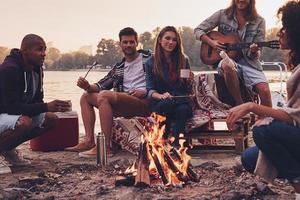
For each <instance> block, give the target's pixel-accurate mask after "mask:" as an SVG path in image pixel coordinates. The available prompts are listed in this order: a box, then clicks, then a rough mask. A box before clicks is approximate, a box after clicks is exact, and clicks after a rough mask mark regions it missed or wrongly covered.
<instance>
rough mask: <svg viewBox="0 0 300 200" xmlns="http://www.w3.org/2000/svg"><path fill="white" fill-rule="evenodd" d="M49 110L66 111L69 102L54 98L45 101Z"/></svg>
mask: <svg viewBox="0 0 300 200" xmlns="http://www.w3.org/2000/svg"><path fill="white" fill-rule="evenodd" d="M47 108H48V111H49V112H66V111H68V110H69V108H70V104H69V103H68V102H67V101H62V100H54V101H51V102H49V103H47Z"/></svg>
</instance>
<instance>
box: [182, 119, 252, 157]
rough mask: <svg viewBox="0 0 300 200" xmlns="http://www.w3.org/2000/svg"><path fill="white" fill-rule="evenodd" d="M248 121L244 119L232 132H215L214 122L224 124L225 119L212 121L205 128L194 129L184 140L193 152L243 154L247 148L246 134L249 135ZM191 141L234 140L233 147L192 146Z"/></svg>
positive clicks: (224, 130)
mask: <svg viewBox="0 0 300 200" xmlns="http://www.w3.org/2000/svg"><path fill="white" fill-rule="evenodd" d="M249 121H250V118H248V117H245V118H243V119H241V120H239V121H238V122H237V124H236V125H237V127H236V129H235V130H233V131H229V130H227V129H223V130H219V129H218V130H216V127H214V124H215V123H216V122H224V123H225V122H226V119H213V120H211V121H210V122H209V123H208V125H207V126H206V127H201V128H199V129H194V130H192V131H190V132H188V133H186V134H185V135H184V138H185V139H187V141H188V142H189V143H190V144H191V145H193V149H194V150H199V149H205V150H234V151H235V152H237V153H241V152H243V151H244V150H245V149H246V148H248V133H249ZM193 139H198V140H205V139H210V140H213V139H224V140H226V139H232V140H234V144H233V145H211V144H210V145H206V144H201V145H196V144H193V142H192V141H193Z"/></svg>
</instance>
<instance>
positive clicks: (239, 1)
mask: <svg viewBox="0 0 300 200" xmlns="http://www.w3.org/2000/svg"><path fill="white" fill-rule="evenodd" d="M249 4H250V0H235V5H236V8H237V9H238V10H245V9H247V7H248V6H249Z"/></svg>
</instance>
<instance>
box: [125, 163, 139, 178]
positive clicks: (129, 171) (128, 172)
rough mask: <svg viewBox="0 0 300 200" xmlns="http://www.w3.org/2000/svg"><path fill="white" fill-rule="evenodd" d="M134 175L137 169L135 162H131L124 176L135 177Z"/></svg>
mask: <svg viewBox="0 0 300 200" xmlns="http://www.w3.org/2000/svg"><path fill="white" fill-rule="evenodd" d="M136 173H137V169H136V165H135V162H133V164H132V165H131V166H129V167H128V168H127V169H126V170H125V172H124V174H132V175H134V176H135V175H136Z"/></svg>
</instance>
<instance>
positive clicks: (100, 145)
mask: <svg viewBox="0 0 300 200" xmlns="http://www.w3.org/2000/svg"><path fill="white" fill-rule="evenodd" d="M106 164H107V155H106V143H105V135H104V134H103V133H102V132H99V133H98V135H97V166H105V165H106Z"/></svg>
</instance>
